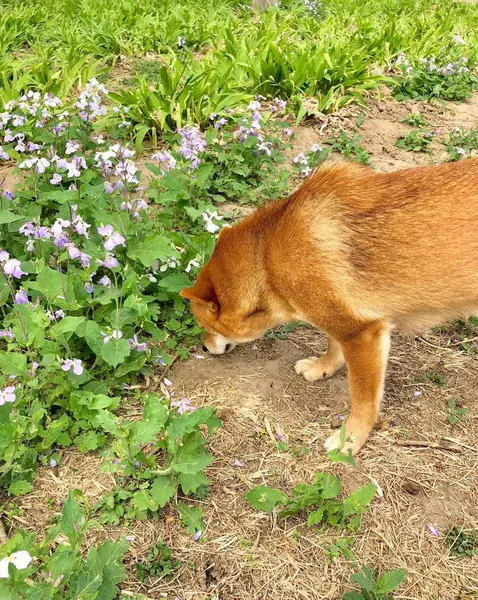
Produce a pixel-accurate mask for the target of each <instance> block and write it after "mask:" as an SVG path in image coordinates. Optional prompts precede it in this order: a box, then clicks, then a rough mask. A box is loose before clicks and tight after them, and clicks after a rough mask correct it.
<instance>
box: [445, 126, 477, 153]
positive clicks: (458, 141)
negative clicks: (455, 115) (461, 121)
mask: <svg viewBox="0 0 478 600" xmlns="http://www.w3.org/2000/svg"><path fill="white" fill-rule="evenodd" d="M445 146H446V151H447V152H448V159H449V160H450V161H456V160H462V159H463V158H466V157H468V156H471V155H472V153H473V152H474V151H477V150H478V130H476V129H472V130H467V129H465V128H464V127H455V128H454V129H453V131H452V132H451V133H450V134H449V136H448V139H447V140H446V142H445Z"/></svg>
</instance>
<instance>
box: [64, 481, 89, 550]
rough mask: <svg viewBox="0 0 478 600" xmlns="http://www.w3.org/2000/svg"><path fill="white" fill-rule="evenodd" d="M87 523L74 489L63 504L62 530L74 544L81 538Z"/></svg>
mask: <svg viewBox="0 0 478 600" xmlns="http://www.w3.org/2000/svg"><path fill="white" fill-rule="evenodd" d="M84 524H85V516H84V513H83V510H82V509H81V507H80V505H79V504H78V502H77V501H76V499H75V495H74V493H73V492H72V491H70V493H69V494H68V500H67V501H66V502H65V505H64V506H63V513H62V515H61V519H60V525H61V530H62V531H63V533H64V534H65V535H66V537H67V538H68V539H69V541H70V544H71V545H72V546H74V545H75V544H76V541H77V540H78V539H80V535H81V533H80V532H81V530H82V529H83V526H84Z"/></svg>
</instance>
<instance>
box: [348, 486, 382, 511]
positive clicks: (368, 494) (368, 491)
mask: <svg viewBox="0 0 478 600" xmlns="http://www.w3.org/2000/svg"><path fill="white" fill-rule="evenodd" d="M376 493H377V488H376V487H375V486H374V485H373V483H366V484H365V485H364V486H362V487H361V488H360V489H358V490H355V492H352V493H351V494H350V495H349V496H347V498H345V500H344V516H345V517H347V516H348V515H351V514H354V513H360V512H361V511H362V510H363V509H364V508H365V507H366V506H367V505H368V504H370V502H371V501H372V500H373V498H374V497H375V494H376Z"/></svg>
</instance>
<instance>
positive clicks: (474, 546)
mask: <svg viewBox="0 0 478 600" xmlns="http://www.w3.org/2000/svg"><path fill="white" fill-rule="evenodd" d="M445 541H446V545H447V546H448V548H449V549H450V553H451V554H452V555H453V556H460V557H463V556H474V555H476V554H478V532H477V531H476V530H475V529H471V530H468V531H467V530H464V529H463V528H461V527H452V528H451V529H450V531H449V532H448V533H447V534H446V538H445Z"/></svg>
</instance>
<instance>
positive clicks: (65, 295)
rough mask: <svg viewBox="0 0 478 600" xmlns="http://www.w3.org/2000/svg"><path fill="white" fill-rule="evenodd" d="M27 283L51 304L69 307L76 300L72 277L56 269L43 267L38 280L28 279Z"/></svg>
mask: <svg viewBox="0 0 478 600" xmlns="http://www.w3.org/2000/svg"><path fill="white" fill-rule="evenodd" d="M25 285H26V286H27V287H29V288H30V289H33V290H37V291H38V292H40V293H41V294H42V295H43V296H45V298H46V299H47V300H48V301H49V303H50V304H54V305H55V306H60V307H68V305H69V304H71V303H73V302H75V293H74V290H73V283H72V278H71V277H68V276H67V275H65V274H62V273H60V272H59V271H57V270H56V269H51V268H50V267H43V268H42V269H41V271H40V272H39V273H38V276H37V279H36V281H28V282H26V283H25Z"/></svg>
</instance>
